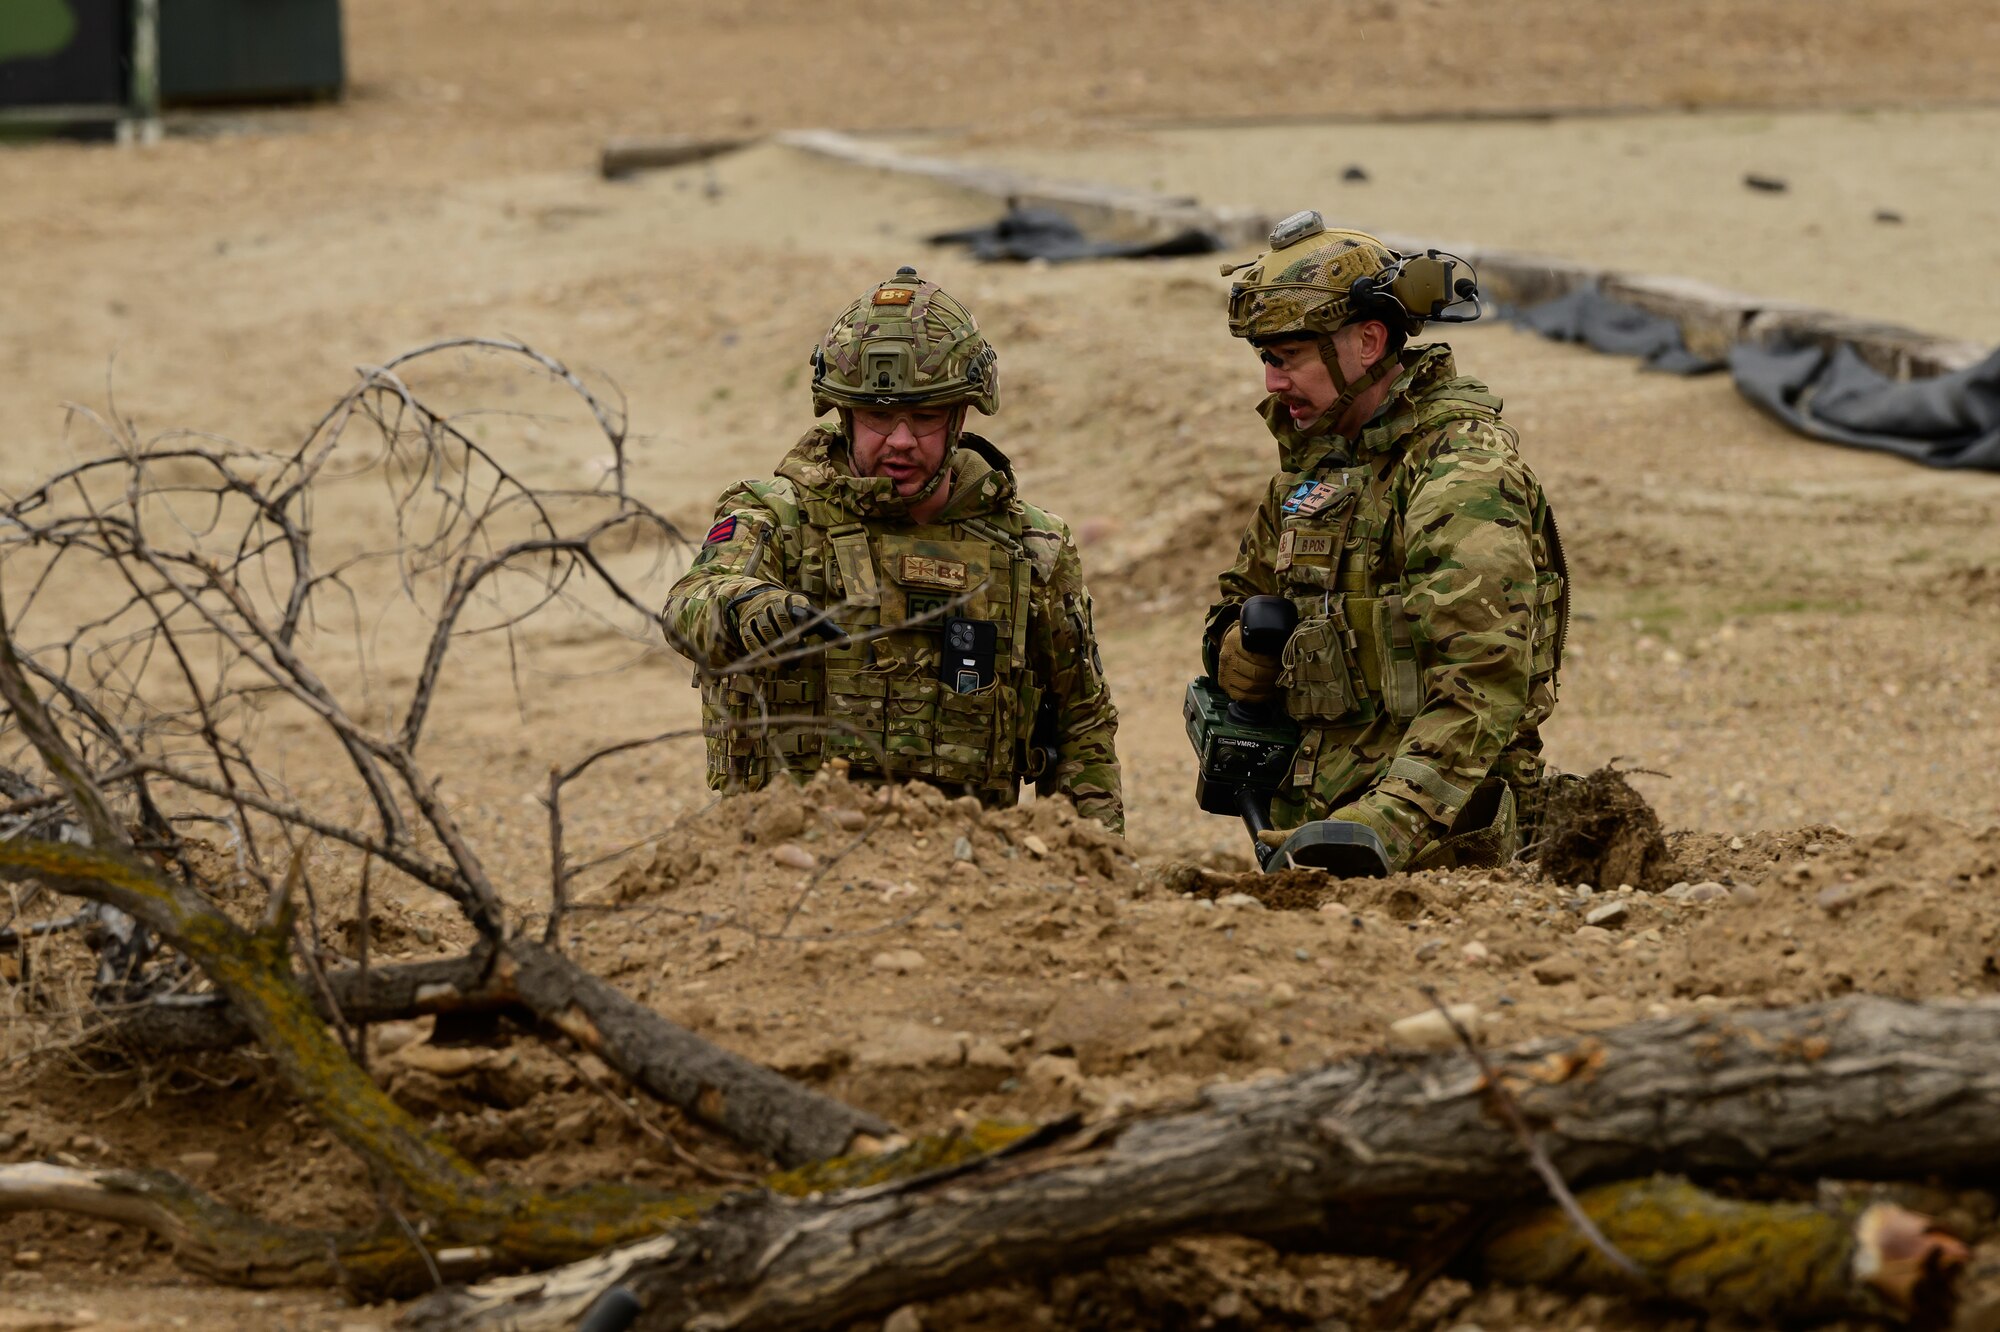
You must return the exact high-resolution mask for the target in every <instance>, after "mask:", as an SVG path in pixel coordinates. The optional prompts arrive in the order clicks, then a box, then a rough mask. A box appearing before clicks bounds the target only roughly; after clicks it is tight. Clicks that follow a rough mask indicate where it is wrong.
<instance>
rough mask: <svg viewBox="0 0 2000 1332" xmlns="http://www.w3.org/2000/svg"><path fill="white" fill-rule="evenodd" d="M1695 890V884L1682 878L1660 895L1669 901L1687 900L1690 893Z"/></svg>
mask: <svg viewBox="0 0 2000 1332" xmlns="http://www.w3.org/2000/svg"><path fill="white" fill-rule="evenodd" d="M1693 891H1694V885H1693V884H1691V883H1689V882H1688V881H1687V880H1686V879H1682V880H1681V881H1680V882H1679V883H1676V884H1674V885H1673V886H1672V887H1671V888H1669V889H1667V891H1665V892H1664V893H1661V894H1660V896H1661V897H1663V898H1665V899H1666V900H1667V901H1669V902H1685V901H1687V899H1688V894H1689V893H1691V892H1693Z"/></svg>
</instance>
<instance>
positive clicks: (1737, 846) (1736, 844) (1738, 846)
mask: <svg viewBox="0 0 2000 1332" xmlns="http://www.w3.org/2000/svg"><path fill="white" fill-rule="evenodd" d="M1729 849H1730V850H1731V851H1741V850H1742V849H1743V839H1742V838H1741V837H1732V838H1730V839H1729Z"/></svg>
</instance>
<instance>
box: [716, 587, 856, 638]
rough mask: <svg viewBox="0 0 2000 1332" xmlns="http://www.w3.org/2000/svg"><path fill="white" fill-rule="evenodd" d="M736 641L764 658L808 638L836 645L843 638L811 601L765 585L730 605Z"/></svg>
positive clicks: (745, 594)
mask: <svg viewBox="0 0 2000 1332" xmlns="http://www.w3.org/2000/svg"><path fill="white" fill-rule="evenodd" d="M729 616H730V620H731V622H732V624H733V625H734V627H735V630H736V639H737V641H738V642H740V643H742V644H743V649H744V651H746V652H750V653H755V654H758V655H763V654H766V653H770V652H775V651H778V650H780V649H782V648H785V647H796V646H798V645H799V643H800V642H801V641H803V640H804V639H807V638H819V639H823V640H826V641H829V642H839V641H840V640H841V639H842V638H843V637H845V635H843V634H842V633H841V632H840V626H838V625H836V624H835V623H834V622H833V621H832V620H829V619H828V618H827V617H826V616H825V615H824V614H822V613H821V612H820V609H819V608H818V607H817V606H815V605H813V604H812V602H811V601H809V600H807V599H806V598H805V597H804V596H802V595H801V594H799V593H797V592H793V591H790V590H788V589H786V588H782V587H779V586H777V585H776V584H775V583H766V584H764V585H763V586H761V587H756V588H752V589H751V590H750V591H748V592H745V593H743V594H742V595H741V596H739V597H737V598H736V599H735V600H733V601H731V602H730V603H729Z"/></svg>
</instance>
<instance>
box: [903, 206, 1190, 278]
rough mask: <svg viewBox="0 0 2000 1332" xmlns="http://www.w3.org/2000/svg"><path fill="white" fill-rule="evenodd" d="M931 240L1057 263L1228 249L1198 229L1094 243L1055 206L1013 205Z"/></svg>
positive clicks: (991, 256) (990, 255)
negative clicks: (1163, 236) (990, 219)
mask: <svg viewBox="0 0 2000 1332" xmlns="http://www.w3.org/2000/svg"><path fill="white" fill-rule="evenodd" d="M929 239H930V243H931V244H933V245H969V246H971V247H972V255H973V258H975V259H987V260H1008V259H1011V260H1017V261H1018V260H1027V259H1046V260H1048V261H1049V262H1050V263H1053V264H1061V263H1067V262H1069V261H1070V260H1072V259H1164V258H1171V257H1174V256H1177V255H1189V254H1214V253H1215V252H1216V251H1218V250H1220V249H1222V248H1223V245H1222V238H1221V237H1220V236H1217V235H1215V234H1214V233H1213V232H1209V231H1202V230H1200V229H1198V228H1193V227H1190V228H1189V229H1188V230H1186V231H1183V232H1180V233H1179V234H1177V235H1174V236H1169V237H1168V238H1166V239H1165V240H1158V241H1129V242H1128V241H1094V240H1091V239H1090V238H1088V237H1087V236H1085V235H1084V234H1083V231H1082V229H1081V228H1079V227H1078V226H1077V225H1076V223H1074V222H1072V221H1070V220H1069V219H1068V218H1067V217H1064V216H1063V215H1062V214H1061V213H1058V212H1056V211H1055V210H1054V209H1051V208H1009V209H1008V210H1007V212H1006V213H1005V214H1004V215H1003V216H1002V217H1001V218H1000V220H999V221H997V222H993V223H989V224H988V225H986V226H983V227H968V228H966V229H965V230H963V231H942V232H939V233H938V234H937V235H935V236H932V237H930V238H929Z"/></svg>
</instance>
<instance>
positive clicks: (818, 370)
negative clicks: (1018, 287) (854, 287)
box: [811, 267, 1000, 416]
mask: <svg viewBox="0 0 2000 1332" xmlns="http://www.w3.org/2000/svg"><path fill="white" fill-rule="evenodd" d="M811 361H812V372H813V379H812V393H813V415H815V416H824V415H825V414H826V413H827V412H828V411H829V410H831V409H833V408H835V407H845V408H854V407H945V406H950V405H953V404H956V403H970V404H971V405H972V406H974V407H977V408H978V409H979V410H980V411H981V412H983V413H985V414H986V415H988V416H992V415H993V414H994V413H996V412H998V411H999V410H1000V375H999V357H998V356H997V355H996V354H995V353H994V351H993V347H992V345H991V344H989V343H988V342H987V341H986V338H985V336H984V335H982V334H981V333H980V331H979V324H978V322H977V321H975V320H974V319H973V317H972V312H971V311H969V310H967V309H966V308H965V307H964V306H963V305H961V304H959V303H958V302H957V301H956V300H954V299H952V297H951V296H949V295H948V294H946V292H945V291H944V289H943V288H941V287H939V286H938V284H937V283H935V282H926V281H924V280H923V279H922V278H920V277H918V276H917V270H916V269H914V268H909V267H903V268H899V269H897V270H896V276H894V277H892V278H890V279H889V280H888V281H887V282H884V283H881V284H880V285H879V286H877V287H876V288H875V289H874V290H873V291H871V292H869V293H868V294H867V295H865V296H863V297H862V298H861V299H860V300H858V301H856V302H854V304H852V305H850V306H848V307H847V309H845V310H844V311H842V312H841V315H840V317H839V318H838V319H836V320H834V321H833V326H832V327H831V328H829V329H827V331H826V336H825V337H823V338H821V339H820V341H819V345H818V346H816V347H814V348H813V352H812V358H811Z"/></svg>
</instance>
